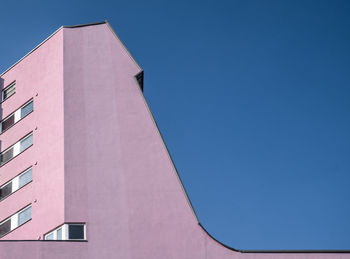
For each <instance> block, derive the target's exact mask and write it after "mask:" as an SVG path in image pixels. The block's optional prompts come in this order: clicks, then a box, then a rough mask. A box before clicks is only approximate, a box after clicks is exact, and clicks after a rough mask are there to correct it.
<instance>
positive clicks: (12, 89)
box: [1, 82, 16, 102]
mask: <svg viewBox="0 0 350 259" xmlns="http://www.w3.org/2000/svg"><path fill="white" fill-rule="evenodd" d="M15 93H16V82H13V83H12V84H10V85H9V86H7V87H5V89H4V90H2V92H1V101H2V102H3V101H5V100H6V99H7V98H9V97H10V96H12V95H14V94H15Z"/></svg>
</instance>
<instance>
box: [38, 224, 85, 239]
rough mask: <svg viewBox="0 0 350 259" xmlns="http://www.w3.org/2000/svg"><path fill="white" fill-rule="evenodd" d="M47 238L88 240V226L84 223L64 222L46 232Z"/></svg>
mask: <svg viewBox="0 0 350 259" xmlns="http://www.w3.org/2000/svg"><path fill="white" fill-rule="evenodd" d="M44 239H45V240H86V226H85V224H83V223H69V224H63V225H61V226H59V227H58V228H56V229H55V230H53V231H51V232H50V233H48V234H46V235H45V237H44Z"/></svg>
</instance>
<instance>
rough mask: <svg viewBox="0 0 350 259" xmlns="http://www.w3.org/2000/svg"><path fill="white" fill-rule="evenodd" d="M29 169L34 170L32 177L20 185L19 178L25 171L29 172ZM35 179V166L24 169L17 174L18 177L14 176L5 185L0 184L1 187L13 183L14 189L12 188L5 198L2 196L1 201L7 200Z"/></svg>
mask: <svg viewBox="0 0 350 259" xmlns="http://www.w3.org/2000/svg"><path fill="white" fill-rule="evenodd" d="M29 170H32V179H31V180H30V181H29V182H27V183H26V184H25V185H23V186H21V187H19V178H20V177H21V176H22V175H24V174H25V173H27V172H28V171H29ZM32 181H33V167H32V166H31V167H29V168H27V169H26V170H24V171H23V172H22V173H20V174H19V175H17V176H16V177H14V178H12V179H11V180H10V181H8V182H6V183H4V184H3V185H1V186H0V189H1V188H3V187H5V186H6V185H8V184H10V183H12V189H11V193H10V194H9V195H7V196H5V197H4V198H2V199H1V198H0V201H2V200H5V199H6V198H7V197H9V196H10V195H11V194H13V193H14V192H15V191H17V190H19V189H22V188H23V187H24V186H26V185H28V184H29V183H31V182H32Z"/></svg>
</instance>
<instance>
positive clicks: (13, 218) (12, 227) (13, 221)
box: [0, 204, 32, 237]
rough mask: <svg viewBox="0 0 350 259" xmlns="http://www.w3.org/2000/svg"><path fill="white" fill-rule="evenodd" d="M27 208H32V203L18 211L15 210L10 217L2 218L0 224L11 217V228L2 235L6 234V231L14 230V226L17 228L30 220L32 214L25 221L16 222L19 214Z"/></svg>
mask: <svg viewBox="0 0 350 259" xmlns="http://www.w3.org/2000/svg"><path fill="white" fill-rule="evenodd" d="M28 208H32V204H29V205H27V206H26V207H24V208H23V209H21V210H20V211H18V212H16V213H15V214H13V215H11V216H10V217H8V218H6V219H4V220H3V221H1V222H0V225H1V224H3V223H5V222H6V221H8V220H9V219H11V228H10V231H9V232H7V233H6V234H5V235H3V236H2V237H4V236H6V235H7V234H8V233H10V232H12V231H13V230H15V229H16V228H19V227H20V226H22V225H24V224H26V223H27V222H28V221H30V220H31V219H32V215H31V217H30V219H28V220H27V221H25V222H23V223H22V224H20V225H19V224H18V217H19V214H20V213H21V212H23V211H25V210H26V209H28Z"/></svg>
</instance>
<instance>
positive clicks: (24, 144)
mask: <svg viewBox="0 0 350 259" xmlns="http://www.w3.org/2000/svg"><path fill="white" fill-rule="evenodd" d="M31 145H33V134H30V135H28V136H27V137H25V138H24V139H22V140H21V152H23V151H24V150H26V149H27V148H29V147H30V146H31Z"/></svg>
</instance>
